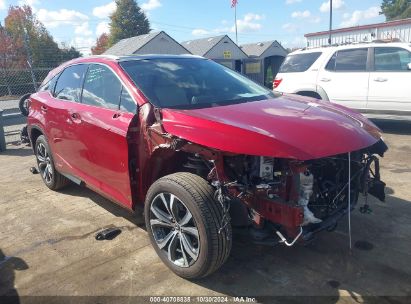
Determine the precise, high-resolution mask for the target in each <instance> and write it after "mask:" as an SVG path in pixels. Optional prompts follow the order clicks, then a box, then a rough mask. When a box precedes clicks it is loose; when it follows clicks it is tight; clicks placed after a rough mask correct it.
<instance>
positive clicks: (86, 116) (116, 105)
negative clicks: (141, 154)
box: [72, 64, 137, 208]
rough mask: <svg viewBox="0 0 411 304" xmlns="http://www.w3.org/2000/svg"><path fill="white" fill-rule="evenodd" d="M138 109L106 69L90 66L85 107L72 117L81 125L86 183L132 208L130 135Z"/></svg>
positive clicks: (100, 66) (119, 83)
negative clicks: (131, 125) (131, 124)
mask: <svg viewBox="0 0 411 304" xmlns="http://www.w3.org/2000/svg"><path fill="white" fill-rule="evenodd" d="M136 112H137V106H136V103H135V101H134V100H133V99H132V97H131V96H130V94H129V93H128V91H127V89H126V88H125V87H124V86H123V84H122V82H121V81H120V79H119V78H118V77H117V76H116V74H115V73H114V72H113V71H112V70H111V69H110V68H109V67H108V66H106V65H103V64H90V66H89V68H88V71H87V73H86V76H85V80H84V85H83V92H82V103H81V104H79V107H78V108H77V109H76V111H75V112H73V113H72V115H74V116H75V117H76V118H77V119H78V121H79V124H78V125H77V136H78V139H79V142H80V143H81V144H80V146H81V149H79V150H77V151H75V154H76V155H77V156H76V157H77V158H79V159H81V160H82V162H83V164H82V171H83V172H82V173H83V176H81V178H82V179H84V180H85V181H86V183H88V184H89V185H90V186H91V187H92V188H94V189H95V190H96V191H99V192H102V193H103V194H105V195H107V196H109V197H110V198H112V199H113V200H115V201H117V202H119V203H121V204H123V205H124V206H126V207H128V208H132V197H131V188H130V175H129V146H128V140H127V134H128V131H129V126H130V123H131V120H132V119H133V117H134V116H135V114H136Z"/></svg>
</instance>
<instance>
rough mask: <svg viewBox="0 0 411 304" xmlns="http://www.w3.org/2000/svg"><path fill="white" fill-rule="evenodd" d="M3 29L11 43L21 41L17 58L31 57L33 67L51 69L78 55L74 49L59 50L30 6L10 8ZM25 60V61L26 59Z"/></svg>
mask: <svg viewBox="0 0 411 304" xmlns="http://www.w3.org/2000/svg"><path fill="white" fill-rule="evenodd" d="M4 28H5V30H6V32H7V33H8V35H9V36H10V37H11V38H12V39H13V41H22V42H23V47H21V48H20V49H18V50H16V52H17V53H18V57H22V56H23V57H24V58H28V52H29V53H30V55H31V57H32V63H33V66H34V67H53V66H56V65H58V64H60V63H61V62H64V61H67V60H69V59H72V58H73V56H76V57H78V56H79V55H80V53H79V52H77V51H76V50H75V49H73V48H70V49H67V48H63V49H60V48H59V46H58V44H57V43H56V42H55V41H54V39H53V37H52V36H51V34H50V33H49V32H48V31H47V29H46V27H45V26H44V25H43V24H42V23H41V22H40V21H39V20H38V19H37V18H36V16H35V14H33V11H32V9H31V7H30V6H28V5H23V6H10V8H9V11H8V15H7V16H6V18H5V24H4ZM26 60H27V59H26Z"/></svg>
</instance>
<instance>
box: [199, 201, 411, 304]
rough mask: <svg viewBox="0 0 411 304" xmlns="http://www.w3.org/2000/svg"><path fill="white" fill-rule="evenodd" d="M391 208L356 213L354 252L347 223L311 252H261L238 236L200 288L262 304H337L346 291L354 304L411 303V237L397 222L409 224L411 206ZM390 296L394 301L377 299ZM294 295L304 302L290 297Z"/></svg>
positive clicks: (301, 248) (396, 203)
mask: <svg viewBox="0 0 411 304" xmlns="http://www.w3.org/2000/svg"><path fill="white" fill-rule="evenodd" d="M387 205H388V206H387V207H388V208H384V209H380V210H378V214H377V215H374V214H373V215H362V214H359V213H358V212H356V213H355V215H354V217H353V249H352V251H350V250H349V248H348V234H346V231H347V230H346V229H347V227H346V225H345V224H346V223H345V222H344V219H342V223H340V227H339V228H338V229H337V231H336V232H334V233H328V232H323V233H321V234H319V235H318V236H317V239H316V240H315V241H314V243H312V244H310V245H308V246H302V245H298V246H295V247H293V248H287V247H284V246H277V247H272V248H270V247H262V246H255V245H252V244H250V243H248V242H247V241H246V240H244V239H243V238H242V237H241V236H238V235H234V242H233V249H232V251H231V256H230V258H229V260H228V261H227V263H226V264H225V265H224V266H223V267H222V268H221V269H220V271H218V272H217V273H215V274H213V275H211V276H210V277H207V278H204V279H201V280H198V281H196V283H197V284H199V285H201V286H203V287H205V288H208V289H211V290H214V291H216V292H219V293H223V294H226V295H230V296H238V295H242V296H250V297H256V298H257V299H258V300H259V301H260V302H262V303H274V302H278V303H296V302H299V303H300V302H301V301H303V302H306V303H309V302H310V303H336V302H337V301H338V300H339V299H340V298H341V295H340V290H344V291H345V293H344V294H345V295H344V297H343V298H342V299H344V298H345V299H346V300H348V301H349V302H351V301H353V302H359V303H377V302H378V303H410V302H408V301H409V300H411V266H410V265H409V263H408V262H406V260H407V259H409V254H408V253H409V252H410V251H411V243H410V242H408V241H407V240H409V237H410V235H411V231H406V232H404V231H402V230H401V231H399V230H398V231H397V227H396V222H397V223H398V225H401V224H402V223H405V222H407V221H409V219H410V214H411V202H409V201H405V200H401V199H398V198H396V197H392V196H389V197H388V200H387ZM381 210H382V212H380V211H381ZM376 213H377V212H376ZM402 214H405V215H406V216H401V215H402ZM381 216H382V217H383V218H384V219H385V220H383V221H380V220H379V219H378V218H379V217H381ZM377 217H378V218H377ZM404 234H405V235H404ZM403 241H404V242H406V244H405V243H402V242H403ZM404 259H405V260H404ZM400 260H401V262H399V261H400ZM387 294H389V295H391V297H390V296H388V297H379V298H377V297H376V295H387ZM294 295H303V296H301V297H300V296H299V297H290V296H294ZM397 295H401V296H402V297H397ZM406 296H408V298H407V297H406ZM273 297H274V298H273Z"/></svg>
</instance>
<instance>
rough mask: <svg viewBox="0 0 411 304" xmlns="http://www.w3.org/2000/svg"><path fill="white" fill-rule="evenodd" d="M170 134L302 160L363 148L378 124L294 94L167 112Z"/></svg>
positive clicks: (373, 137) (224, 148)
mask: <svg viewBox="0 0 411 304" xmlns="http://www.w3.org/2000/svg"><path fill="white" fill-rule="evenodd" d="M162 113H163V125H164V128H165V130H166V131H167V132H169V133H171V134H173V135H175V136H178V137H181V138H184V139H186V140H188V141H191V142H194V143H197V144H200V145H204V146H207V147H211V148H215V149H219V150H222V151H227V152H232V153H238V154H246V155H259V156H272V157H279V158H293V159H299V160H309V159H317V158H321V157H325V156H332V155H337V154H341V153H346V152H350V151H354V150H359V149H362V148H365V147H368V146H371V145H373V144H374V143H376V142H377V141H378V139H379V138H380V134H379V130H378V128H377V127H376V126H375V125H373V124H372V123H371V122H369V121H368V120H367V119H365V118H364V117H363V116H361V115H360V114H357V113H355V112H353V111H351V110H348V109H346V108H344V107H341V106H337V105H334V104H331V103H328V102H314V100H313V99H307V98H303V97H301V98H300V97H297V96H293V95H288V96H283V97H279V98H276V99H271V100H264V101H256V102H249V103H243V104H237V105H229V106H222V107H214V108H205V109H195V110H171V109H164V110H163V112H162Z"/></svg>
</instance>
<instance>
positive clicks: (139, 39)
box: [104, 31, 189, 56]
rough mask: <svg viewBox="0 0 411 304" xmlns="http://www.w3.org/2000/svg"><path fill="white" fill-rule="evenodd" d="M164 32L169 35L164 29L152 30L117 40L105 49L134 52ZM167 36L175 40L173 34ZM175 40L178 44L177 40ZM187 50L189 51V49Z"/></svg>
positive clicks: (123, 52) (113, 51)
mask: <svg viewBox="0 0 411 304" xmlns="http://www.w3.org/2000/svg"><path fill="white" fill-rule="evenodd" d="M162 33H163V34H165V35H167V33H165V32H164V31H160V32H151V33H149V34H145V35H140V36H135V37H131V38H126V39H122V40H120V41H119V42H117V43H116V44H115V45H113V46H112V47H111V48H109V49H108V50H107V51H105V52H104V54H106V55H118V56H121V55H129V54H134V53H136V52H137V51H138V50H140V49H141V48H142V47H143V46H145V45H146V44H147V43H149V42H150V41H152V40H153V39H154V38H156V37H157V36H159V35H160V34H162ZM167 36H168V37H170V39H172V40H173V41H175V40H174V39H173V38H172V37H171V36H169V35H167ZM175 42H176V43H177V44H178V42H177V41H175ZM183 48H184V47H183ZM187 52H189V51H188V50H187Z"/></svg>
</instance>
